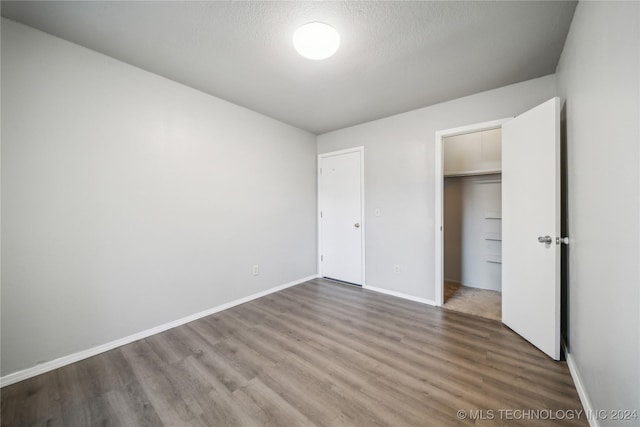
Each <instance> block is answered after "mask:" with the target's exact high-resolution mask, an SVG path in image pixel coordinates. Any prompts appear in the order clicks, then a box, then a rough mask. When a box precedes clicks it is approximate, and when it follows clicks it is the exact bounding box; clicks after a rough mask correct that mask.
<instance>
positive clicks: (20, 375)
mask: <svg viewBox="0 0 640 427" xmlns="http://www.w3.org/2000/svg"><path fill="white" fill-rule="evenodd" d="M317 277H318V275H317V274H314V275H312V276H307V277H304V278H302V279H298V280H294V281H293V282H289V283H285V284H284V285H280V286H276V287H273V288H270V289H267V290H264V291H262V292H258V293H255V294H253V295H249V296H247V297H244V298H240V299H237V300H234V301H231V302H228V303H225V304H222V305H219V306H216V307H213V308H210V309H208V310H204V311H201V312H199V313H195V314H192V315H190V316H186V317H183V318H181V319H177V320H174V321H172V322H168V323H164V324H162V325H159V326H156V327H154V328H151V329H147V330H145V331H141V332H138V333H136V334H133V335H129V336H127V337H124V338H120V339H117V340H115V341H111V342H108V343H106V344H102V345H99V346H96V347H92V348H90V349H87V350H82V351H79V352H77V353H73V354H70V355H68V356H63V357H60V358H58V359H55V360H51V361H49V362H44V363H41V364H39V365H36V366H33V367H31V368H27V369H23V370H21V371H18V372H13V373H11V374H8V375H5V376H3V377H0V388H1V387H5V386H8V385H11V384H15V383H17V382H19V381H22V380H26V379H27V378H31V377H35V376H36V375H40V374H44V373H45V372H49V371H52V370H54V369H58V368H61V367H63V366H66V365H70V364H72V363H75V362H78V361H80V360H83V359H87V358H89V357H92V356H95V355H97V354H100V353H104V352H106V351H109V350H113V349H114V348H117V347H121V346H123V345H125V344H129V343H132V342H134V341H138V340H141V339H143V338H147V337H149V336H151V335H155V334H158V333H160V332H164V331H166V330H168V329H172V328H175V327H176V326H180V325H184V324H185V323H189V322H193V321H194V320H198V319H200V318H202V317H206V316H209V315H211V314H214V313H218V312H220V311H223V310H226V309H228V308H231V307H234V306H236V305H240V304H244V303H245V302H249V301H252V300H254V299H257V298H260V297H263V296H265V295H269V294H272V293H274V292H278V291H281V290H283V289H286V288H290V287H292V286H295V285H299V284H300V283H304V282H307V281H309V280H312V279H315V278H317Z"/></svg>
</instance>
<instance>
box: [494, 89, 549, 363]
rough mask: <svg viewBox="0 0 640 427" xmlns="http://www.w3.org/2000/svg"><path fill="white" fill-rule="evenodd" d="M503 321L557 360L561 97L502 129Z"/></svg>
mask: <svg viewBox="0 0 640 427" xmlns="http://www.w3.org/2000/svg"><path fill="white" fill-rule="evenodd" d="M502 227H503V228H502V321H503V323H504V324H505V325H507V326H508V327H510V328H511V329H513V330H514V331H515V332H517V333H518V334H520V335H521V336H522V337H524V338H525V339H526V340H528V341H529V342H531V343H532V344H533V345H535V346H536V347H538V348H539V349H540V350H542V351H543V352H545V353H546V354H547V355H549V356H550V357H552V358H553V359H555V360H559V359H560V247H559V245H558V244H556V237H559V236H560V99H559V98H553V99H550V100H549V101H547V102H545V103H544V104H541V105H539V106H537V107H535V108H533V109H532V110H529V111H527V112H526V113H524V114H522V115H520V116H518V117H516V118H515V119H513V120H512V121H510V122H508V123H505V124H504V125H503V127H502Z"/></svg>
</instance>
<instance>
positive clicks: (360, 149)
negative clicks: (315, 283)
mask: <svg viewBox="0 0 640 427" xmlns="http://www.w3.org/2000/svg"><path fill="white" fill-rule="evenodd" d="M355 152H359V153H360V229H361V230H362V231H361V233H360V245H361V251H362V261H361V264H362V265H361V268H362V287H363V288H364V287H365V283H366V282H365V275H364V272H365V259H366V257H365V251H364V248H365V245H364V242H365V234H366V233H365V230H366V224H365V219H364V146H359V147H353V148H347V149H345V150H339V151H332V152H330V153H322V154H318V175H317V179H318V200H317V205H318V216H317V218H318V276H319V277H323V274H322V259H321V257H322V217H321V206H320V195H321V194H322V184H321V179H320V175H321V170H320V166H321V165H322V159H323V158H326V157H333V156H339V155H341V154H348V153H355Z"/></svg>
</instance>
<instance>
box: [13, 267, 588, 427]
mask: <svg viewBox="0 0 640 427" xmlns="http://www.w3.org/2000/svg"><path fill="white" fill-rule="evenodd" d="M1 402H2V403H1V420H2V421H1V422H2V425H3V426H32V425H47V426H61V425H65V426H97V425H100V426H264V425H269V426H312V425H316V426H336V427H337V426H367V427H370V426H394V427H399V426H453V425H467V426H489V425H505V426H506V425H508V426H514V425H515V426H517V425H522V426H531V425H544V426H546V425H584V426H586V425H587V422H586V420H585V419H584V418H581V419H577V420H559V421H557V420H544V421H535V420H533V421H532V420H530V419H522V418H523V417H524V415H523V414H524V413H523V412H517V411H515V410H525V411H530V410H535V409H538V410H541V409H549V410H554V411H555V410H581V409H582V407H581V405H580V402H579V399H578V395H577V393H576V390H575V387H574V385H573V382H572V380H571V376H570V375H569V371H568V369H567V365H566V363H564V362H554V361H552V360H550V359H549V358H547V356H545V355H544V354H542V353H541V352H540V351H538V350H537V349H535V348H534V347H532V346H531V345H530V344H528V343H527V342H526V341H524V340H523V339H522V338H520V337H519V336H518V335H516V334H515V333H513V332H512V331H511V330H509V329H508V328H506V327H505V326H503V325H502V324H500V323H499V322H495V321H492V320H485V319H481V318H478V317H475V316H469V315H465V314H460V313H456V312H452V311H447V310H442V309H439V308H434V307H430V306H426V305H423V304H418V303H414V302H411V301H406V300H402V299H398V298H394V297H389V296H386V295H382V294H377V293H374V292H370V291H366V290H363V289H360V288H357V287H353V286H346V285H340V284H336V283H333V282H328V281H322V280H313V281H310V282H307V283H304V284H301V285H298V286H295V287H292V288H289V289H286V290H284V291H281V292H278V293H275V294H271V295H268V296H266V297H263V298H260V299H257V300H254V301H252V302H249V303H246V304H242V305H240V306H237V307H234V308H231V309H228V310H225V311H223V312H220V313H217V314H214V315H211V316H208V317H206V318H203V319H200V320H197V321H194V322H191V323H188V324H186V325H183V326H180V327H177V328H174V329H171V330H169V331H166V332H163V333H160V334H157V335H154V336H152V337H149V338H146V339H143V340H140V341H137V342H134V343H131V344H128V345H125V346H123V347H120V348H117V349H114V350H111V351H109V352H106V353H103V354H100V355H98V356H95V357H92V358H90V359H86V360H83V361H81V362H78V363H74V364H72V365H69V366H66V367H63V368H60V369H57V370H55V371H51V372H48V373H46V374H43V375H40V376H38V377H34V378H31V379H29V380H25V381H22V382H20V383H17V384H14V385H11V386H8V387H5V388H3V389H2V391H1ZM470 410H482V411H483V412H481V413H480V412H477V413H476V414H478V415H480V416H481V418H484V419H478V420H473V419H470V417H469V411H470ZM500 410H514V412H511V413H509V412H499V411H500ZM458 411H466V412H464V414H465V416H466V418H464V419H462V418H463V417H461V416H459V415H457V413H458ZM492 411H493V412H492ZM527 413H528V414H532V413H533V412H527ZM509 414H511V415H509ZM518 414H520V415H518ZM534 414H535V413H534ZM538 414H539V415H538V417H543V416H544V414H548V413H547V412H538ZM540 414H541V415H540ZM510 416H511V418H515V419H509V417H510ZM517 418H520V419H517ZM528 418H531V416H528ZM546 418H549V417H546ZM556 418H558V417H556Z"/></svg>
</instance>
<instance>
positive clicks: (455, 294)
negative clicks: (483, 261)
mask: <svg viewBox="0 0 640 427" xmlns="http://www.w3.org/2000/svg"><path fill="white" fill-rule="evenodd" d="M442 307H443V308H446V309H449V310H455V311H461V312H462V313H467V314H473V315H475V316H480V317H486V318H487V319H493V320H498V321H501V320H502V294H501V293H500V292H496V291H490V290H487V289H478V288H471V287H469V286H463V285H461V284H459V283H455V282H449V281H445V282H444V304H442Z"/></svg>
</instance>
